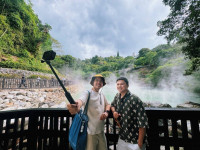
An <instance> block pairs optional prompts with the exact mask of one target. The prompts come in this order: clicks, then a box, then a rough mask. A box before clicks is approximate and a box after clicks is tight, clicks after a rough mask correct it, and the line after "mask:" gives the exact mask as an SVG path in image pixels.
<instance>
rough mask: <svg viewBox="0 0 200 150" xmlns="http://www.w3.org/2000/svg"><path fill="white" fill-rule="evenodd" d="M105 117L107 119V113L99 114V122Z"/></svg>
mask: <svg viewBox="0 0 200 150" xmlns="http://www.w3.org/2000/svg"><path fill="white" fill-rule="evenodd" d="M107 117H108V113H107V112H104V113H103V114H101V116H100V120H105V119H106V118H107Z"/></svg>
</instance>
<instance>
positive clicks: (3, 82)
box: [2, 78, 5, 89]
mask: <svg viewBox="0 0 200 150" xmlns="http://www.w3.org/2000/svg"><path fill="white" fill-rule="evenodd" d="M4 85H5V78H3V81H2V89H4Z"/></svg>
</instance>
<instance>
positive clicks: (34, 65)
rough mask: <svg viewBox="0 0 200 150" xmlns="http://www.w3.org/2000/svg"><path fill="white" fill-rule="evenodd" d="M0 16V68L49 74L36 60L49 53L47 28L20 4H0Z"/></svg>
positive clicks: (21, 0) (9, 0)
mask: <svg viewBox="0 0 200 150" xmlns="http://www.w3.org/2000/svg"><path fill="white" fill-rule="evenodd" d="M0 12H1V13H0V67H3V68H15V69H23V70H30V71H40V72H49V73H50V70H49V68H48V66H47V65H46V64H41V62H40V60H41V57H42V53H43V52H44V51H46V50H49V49H51V45H52V40H51V36H50V34H49V30H50V29H51V26H50V25H48V24H45V25H43V24H42V23H41V21H40V20H39V19H38V16H37V15H36V14H34V12H33V9H32V6H31V4H26V3H25V2H24V0H6V1H4V0H1V1H0Z"/></svg>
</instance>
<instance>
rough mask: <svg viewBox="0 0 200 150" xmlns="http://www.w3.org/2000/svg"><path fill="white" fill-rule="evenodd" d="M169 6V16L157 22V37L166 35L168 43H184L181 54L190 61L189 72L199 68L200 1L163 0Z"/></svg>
mask: <svg viewBox="0 0 200 150" xmlns="http://www.w3.org/2000/svg"><path fill="white" fill-rule="evenodd" d="M163 3H164V4H165V5H168V6H170V10H171V12H170V14H169V15H168V18H167V19H165V20H164V21H159V22H158V26H159V28H160V29H159V31H158V33H157V34H158V35H166V39H167V41H168V42H174V41H175V42H176V41H177V42H179V43H184V44H186V46H184V47H183V48H182V51H183V53H185V54H186V56H187V57H188V58H189V59H191V60H192V62H193V63H192V67H191V68H190V71H195V70H198V69H199V66H200V9H199V8H200V1H199V0H163Z"/></svg>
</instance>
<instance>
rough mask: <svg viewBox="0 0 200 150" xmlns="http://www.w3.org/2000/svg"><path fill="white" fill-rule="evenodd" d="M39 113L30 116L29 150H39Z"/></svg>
mask: <svg viewBox="0 0 200 150" xmlns="http://www.w3.org/2000/svg"><path fill="white" fill-rule="evenodd" d="M36 114H37V113H31V114H30V116H29V123H28V130H29V133H30V134H29V135H28V138H27V142H28V149H31V150H36V149H37V134H38V132H37V121H38V120H37V119H38V118H37V115H36Z"/></svg>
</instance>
